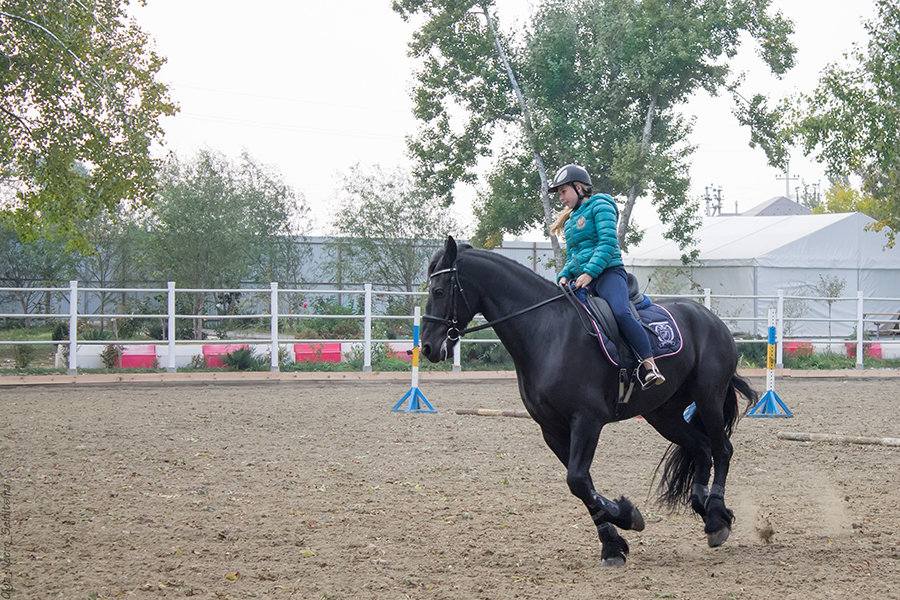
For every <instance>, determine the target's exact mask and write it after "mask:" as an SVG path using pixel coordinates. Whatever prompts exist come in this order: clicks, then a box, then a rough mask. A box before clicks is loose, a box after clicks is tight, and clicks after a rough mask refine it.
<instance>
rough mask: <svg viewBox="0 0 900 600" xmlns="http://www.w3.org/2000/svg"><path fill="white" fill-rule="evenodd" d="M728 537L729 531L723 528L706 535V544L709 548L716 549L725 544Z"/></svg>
mask: <svg viewBox="0 0 900 600" xmlns="http://www.w3.org/2000/svg"><path fill="white" fill-rule="evenodd" d="M729 535H731V529H730V528H728V527H723V528H722V529H720V530H718V531H714V532H712V533H707V534H706V543H707V544H709V547H710V548H718V547H719V546H721V545H722V544H724V543H725V540H727V539H728V536H729Z"/></svg>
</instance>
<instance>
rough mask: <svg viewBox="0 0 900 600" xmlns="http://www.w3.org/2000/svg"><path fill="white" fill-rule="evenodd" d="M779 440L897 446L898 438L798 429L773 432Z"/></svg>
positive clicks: (899, 441) (898, 443) (898, 444)
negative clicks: (804, 431)
mask: <svg viewBox="0 0 900 600" xmlns="http://www.w3.org/2000/svg"><path fill="white" fill-rule="evenodd" d="M775 435H776V437H777V438H778V439H779V440H789V441H792V442H834V443H837V444H871V445H877V446H898V447H900V438H891V437H864V436H858V435H837V434H833V433H802V432H800V431H779V432H778V433H777V434H775Z"/></svg>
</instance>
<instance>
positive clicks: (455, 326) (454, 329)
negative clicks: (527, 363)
mask: <svg viewBox="0 0 900 600" xmlns="http://www.w3.org/2000/svg"><path fill="white" fill-rule="evenodd" d="M446 273H450V274H451V277H452V281H453V292H452V293H453V298H452V299H451V302H450V306H451V313H452V314H451V316H448V317H446V318H441V317H436V316H434V315H422V319H423V320H425V321H431V322H432V323H443V324H445V325H447V339H449V340H450V341H456V340H458V339H459V338H461V337H462V336H464V335H466V334H467V333H473V332H475V331H481V330H482V329H487V328H489V327H493V326H494V325H497V324H499V323H503V322H504V321H508V320H510V319H513V318H515V317H518V316H520V315H523V314H525V313H527V312H530V311H532V310H534V309H536V308H540V307H541V306H544V305H545V304H550V303H551V302H553V301H554V300H559V299H560V298H563V297H565V296H566V292H565V291H563V292H562V293H560V294H558V295H556V296H551V297H550V298H546V299H544V300H541V301H540V302H538V303H536V304H532V305H531V306H526V307H525V308H523V309H520V310H517V311H515V312H513V313H510V314H508V315H505V316H503V317H500V318H499V319H494V320H493V321H488V322H487V323H482V324H481V325H475V326H474V327H466V328H464V329H459V320H458V319H457V315H456V295H457V293H458V294H459V296H460V297H461V298H462V300H463V302H464V303H465V304H466V308H468V309H469V312H472V308H471V306H470V305H469V301H468V300H467V299H466V295H465V292H464V291H463V288H462V284H460V282H459V269H458V268H457V266H456V264H455V263H454V265H453V266H452V267H450V268H447V269H441V270H440V271H435V272H434V273H432V274H431V275H430V276H429V279H431V278H434V277H435V276H437V275H443V274H446Z"/></svg>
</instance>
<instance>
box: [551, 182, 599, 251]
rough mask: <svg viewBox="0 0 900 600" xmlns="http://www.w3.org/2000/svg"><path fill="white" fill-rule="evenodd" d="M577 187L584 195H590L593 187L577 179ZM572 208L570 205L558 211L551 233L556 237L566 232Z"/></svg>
mask: <svg viewBox="0 0 900 600" xmlns="http://www.w3.org/2000/svg"><path fill="white" fill-rule="evenodd" d="M574 183H575V187H576V188H578V193H579V194H581V195H583V196H589V195H590V194H591V188H590V187H589V186H586V185H584V184H583V183H581V182H580V181H576V182H574ZM572 210H573V209H571V208H569V207H568V206H567V207H565V208H564V209H562V210H561V211H560V212H558V213H556V219H555V220H554V221H553V225H551V226H550V233H552V234H553V235H555V236H556V237H563V236H564V234H565V228H564V226H565V224H566V219H568V218H569V215H570V214H572Z"/></svg>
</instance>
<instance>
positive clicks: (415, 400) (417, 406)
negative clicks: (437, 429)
mask: <svg viewBox="0 0 900 600" xmlns="http://www.w3.org/2000/svg"><path fill="white" fill-rule="evenodd" d="M407 399H409V405H407V407H406V408H400V407H401V406H403V403H404V402H406V400H407ZM391 410H392V411H394V412H416V413H420V412H426V413H433V412H437V411H436V410H435V409H434V407H433V406H431V403H430V402H428V398H426V397H425V394H423V393H422V390H420V389H419V388H417V387H413V388H410V389H409V391H408V392H406V393H405V394H403V397H402V398H400V402H398V403H397V404H395V405H394V408H392V409H391Z"/></svg>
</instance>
